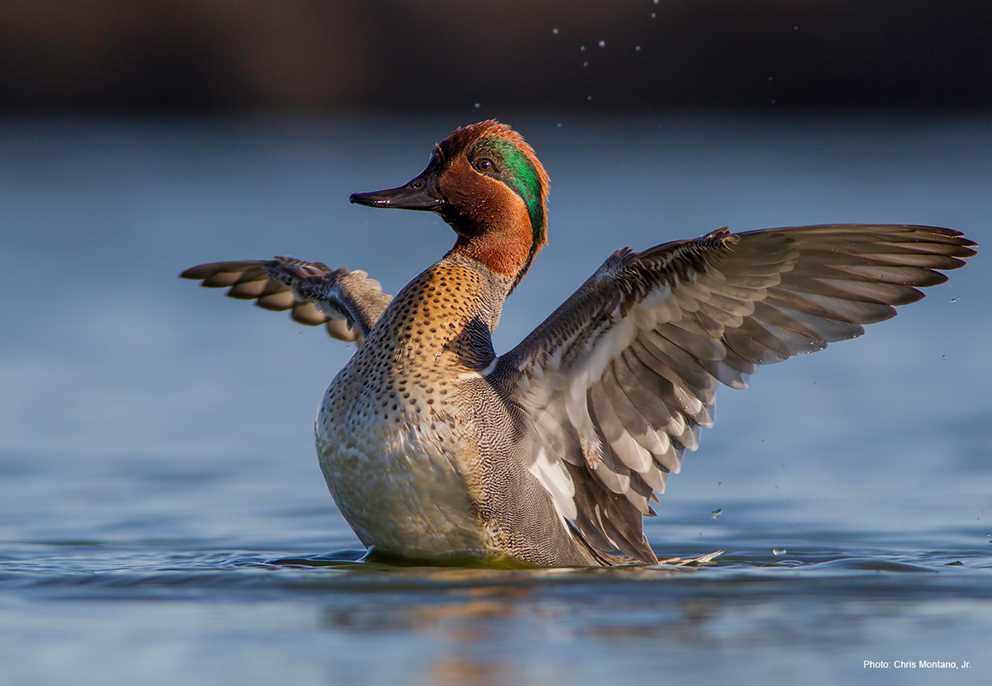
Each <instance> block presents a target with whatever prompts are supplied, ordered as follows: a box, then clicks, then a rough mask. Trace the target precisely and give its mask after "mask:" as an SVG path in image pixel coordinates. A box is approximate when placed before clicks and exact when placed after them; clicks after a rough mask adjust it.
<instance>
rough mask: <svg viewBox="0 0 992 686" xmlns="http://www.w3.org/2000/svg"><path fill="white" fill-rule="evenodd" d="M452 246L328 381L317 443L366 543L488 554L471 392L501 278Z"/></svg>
mask: <svg viewBox="0 0 992 686" xmlns="http://www.w3.org/2000/svg"><path fill="white" fill-rule="evenodd" d="M495 281H498V279H496V280H494V279H492V278H489V279H486V278H484V276H483V274H481V273H480V272H479V271H478V270H476V269H473V268H471V266H470V265H466V264H464V263H461V262H460V261H459V259H458V258H457V257H449V258H447V259H445V260H442V261H441V262H439V263H438V264H436V265H434V266H433V267H431V268H430V269H428V270H427V271H425V272H424V273H423V274H421V275H420V276H419V277H418V278H416V279H415V280H414V281H412V282H411V283H410V284H409V285H408V286H407V287H406V288H405V289H404V290H403V291H402V292H400V294H399V295H398V296H397V297H396V298H395V299H394V300H393V302H392V303H391V304H390V306H389V307H388V308H387V310H386V311H385V313H384V314H383V316H382V318H381V319H380V320H379V322H378V323H377V324H376V326H375V328H374V329H373V330H372V332H371V334H370V337H369V339H368V341H367V343H366V344H365V345H363V346H362V347H361V348H360V349H359V350H358V352H357V353H356V354H355V356H354V357H353V358H352V360H351V361H350V362H349V363H348V364H347V365H346V366H345V367H344V369H342V370H341V372H340V373H339V374H338V375H337V377H336V378H335V379H334V381H333V382H332V383H331V385H330V388H328V390H327V393H326V395H325V397H324V402H323V405H322V407H321V410H320V414H319V416H318V419H317V427H316V431H317V449H318V455H319V460H320V466H321V469H322V470H323V473H324V477H325V479H326V480H327V484H328V488H329V489H330V491H331V494H332V495H333V497H334V500H335V502H336V503H337V505H338V507H339V508H340V510H341V512H342V514H343V515H344V516H345V518H346V519H347V520H348V522H349V523H350V524H351V525H352V527H353V528H354V529H355V532H356V533H357V534H358V537H359V538H360V539H361V540H362V542H363V543H365V544H366V545H375V548H376V550H377V551H378V552H381V553H386V554H393V555H397V556H401V557H407V558H419V559H440V558H445V557H450V558H453V559H458V558H466V557H467V558H475V557H484V556H486V555H487V554H488V553H489V552H490V550H491V544H490V542H489V541H487V540H486V538H487V537H486V535H485V533H484V527H483V526H482V524H481V522H480V518H479V513H478V506H477V504H478V503H479V501H480V499H481V495H480V488H481V485H480V482H479V473H480V464H479V447H478V444H477V441H476V435H475V431H474V427H473V417H472V408H473V403H472V402H470V400H469V397H470V396H473V395H475V394H476V393H477V392H478V391H477V389H476V388H475V386H476V385H477V384H476V383H475V382H477V381H478V380H479V378H480V374H479V372H480V370H483V369H484V368H485V367H486V366H487V365H488V364H489V363H490V362H492V360H493V359H494V357H495V355H494V353H493V349H492V344H491V341H490V336H489V332H490V330H491V328H492V327H494V326H495V323H496V320H497V319H498V317H499V303H500V300H501V298H500V297H498V294H499V291H500V290H503V289H504V288H505V284H501V283H496V282H495Z"/></svg>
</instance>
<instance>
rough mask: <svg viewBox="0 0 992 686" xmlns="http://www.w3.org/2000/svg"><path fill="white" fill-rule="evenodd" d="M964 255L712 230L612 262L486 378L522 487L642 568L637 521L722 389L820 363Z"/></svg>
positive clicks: (602, 551) (860, 239)
mask: <svg viewBox="0 0 992 686" xmlns="http://www.w3.org/2000/svg"><path fill="white" fill-rule="evenodd" d="M973 245H975V244H974V243H973V242H972V241H970V240H968V239H967V238H964V237H963V236H962V235H961V234H960V233H959V232H957V231H953V230H950V229H941V228H932V227H926V226H902V225H899V226H896V225H891V226H888V225H881V226H875V225H825V226H808V227H798V228H785V229H769V230H764V231H754V232H747V233H740V234H736V233H732V232H731V231H729V230H728V229H725V228H724V229H719V230H716V231H713V232H712V233H709V234H707V235H706V236H703V237H702V238H698V239H696V240H689V241H677V242H673V243H666V244H664V245H659V246H657V247H654V248H650V249H648V250H645V251H644V252H641V253H634V252H631V251H629V250H622V251H620V252H617V253H615V254H613V255H612V256H611V257H610V258H609V259H608V260H607V261H606V262H605V263H604V264H603V266H602V267H600V269H599V270H598V271H597V272H596V273H595V274H594V275H593V276H592V277H591V278H590V279H589V280H588V281H587V282H586V283H585V284H584V285H583V286H582V287H581V288H579V290H578V291H576V292H575V294H573V295H572V296H571V297H570V298H569V299H568V300H567V301H566V302H565V303H564V304H563V305H562V306H561V307H560V308H558V310H557V311H556V312H554V314H552V315H551V316H550V317H549V318H548V319H547V320H546V321H545V322H544V323H543V324H541V325H540V326H539V327H538V328H537V329H536V330H535V331H534V332H533V333H532V334H530V335H529V336H528V337H527V338H526V339H524V340H523V341H522V342H521V343H520V344H519V345H518V346H517V347H516V348H514V349H513V350H512V351H510V352H509V353H507V354H506V355H504V356H502V357H501V358H500V359H499V360H498V363H497V366H496V368H495V369H494V370H493V372H492V376H491V377H490V378H491V379H492V381H493V383H495V384H497V385H498V386H499V387H500V388H501V389H502V391H503V393H504V394H505V395H506V396H507V397H509V398H510V399H512V401H513V402H515V403H517V404H518V405H519V406H521V407H522V408H523V410H525V414H526V415H527V417H528V418H529V419H530V420H531V422H532V426H531V428H530V431H531V432H532V433H531V435H532V437H533V439H534V440H535V441H536V444H537V446H538V448H537V451H536V457H535V458H534V459H535V464H534V466H532V467H531V472H532V473H534V474H535V475H536V476H537V477H538V478H539V479H540V480H541V482H542V483H543V484H544V485H545V488H546V489H547V490H548V491H549V493H550V494H551V495H552V498H553V499H554V500H555V503H556V506H557V508H558V511H559V512H560V513H562V516H563V517H565V518H566V519H568V520H569V521H570V522H571V527H572V529H573V530H575V531H577V532H578V533H579V535H581V536H582V538H583V539H584V540H585V541H586V542H587V543H588V544H589V545H590V546H591V547H592V548H593V549H594V550H595V551H597V553H598V554H599V555H601V556H602V557H603V558H604V559H605V560H606V561H610V560H618V559H629V558H634V559H639V560H643V561H653V560H655V556H654V553H653V551H652V550H651V547H650V545H649V544H648V542H647V540H646V538H645V536H644V532H643V522H642V515H651V514H654V512H653V511H652V510H651V508H650V506H649V501H650V500H653V499H656V496H655V492H664V490H665V480H666V478H667V475H668V474H670V473H678V471H679V469H680V467H681V463H682V453H683V451H684V450H686V449H688V450H695V449H696V448H697V446H698V429H699V427H701V426H703V427H708V426H711V425H712V423H713V406H714V396H715V394H716V389H717V386H718V385H719V383H723V384H726V385H728V386H731V387H733V388H745V387H746V385H747V379H748V376H749V375H750V374H751V373H752V372H754V370H755V368H756V366H757V365H760V364H769V363H774V362H781V361H783V360H785V359H786V358H788V357H791V356H792V355H795V354H797V353H807V352H814V351H817V350H822V349H823V348H825V347H826V345H827V343H830V342H832V341H837V340H842V339H847V338H854V337H856V336H860V335H861V334H862V333H864V330H863V329H862V327H861V325H862V324H868V323H872V322H877V321H881V320H883V319H888V318H889V317H892V316H893V315H895V313H896V311H895V309H894V307H893V306H894V305H904V304H906V303H911V302H914V301H916V300H919V299H920V298H922V297H923V294H922V293H921V292H920V291H918V290H917V289H916V288H915V286H933V285H936V284H939V283H942V282H943V281H946V280H947V277H946V276H944V275H943V274H941V273H939V272H937V271H934V270H937V269H956V268H958V267H960V266H962V265H963V264H964V262H963V260H962V259H961V258H966V257H970V256H972V255H974V254H975V251H974V250H972V249H971V247H969V246H973Z"/></svg>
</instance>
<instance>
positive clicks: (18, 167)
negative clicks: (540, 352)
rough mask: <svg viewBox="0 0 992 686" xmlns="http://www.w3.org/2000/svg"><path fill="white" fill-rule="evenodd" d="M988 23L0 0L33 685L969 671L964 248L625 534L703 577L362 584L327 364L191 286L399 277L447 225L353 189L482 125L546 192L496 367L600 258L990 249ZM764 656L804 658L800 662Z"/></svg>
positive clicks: (629, 2) (319, 336)
mask: <svg viewBox="0 0 992 686" xmlns="http://www.w3.org/2000/svg"><path fill="white" fill-rule="evenodd" d="M986 15H987V10H986V9H985V8H984V6H982V5H981V4H979V3H966V2H945V3H941V4H934V3H924V2H915V1H904V2H899V3H894V2H868V1H866V2H858V3H836V2H814V1H812V0H809V1H807V0H790V1H785V0H783V1H776V0H759V1H756V2H750V3H739V2H730V1H728V0H724V1H694V2H689V1H688V0H674V1H673V0H658V1H657V2H655V1H654V0H636V1H635V0H622V1H619V2H599V3H568V4H563V3H556V2H547V1H538V2H526V3H524V2H494V3H465V2H451V1H441V0H438V1H434V2H428V1H424V2H381V3H359V2H317V1H298V0H287V1H285V2H280V3H274V2H262V1H260V0H240V1H239V2H233V1H230V0H189V1H187V2H183V3H175V2H165V1H164V0H163V1H159V0H146V1H144V2H135V3H114V2H110V1H109V0H63V1H61V2H55V1H54V0H35V1H34V2H20V1H16V0H8V1H7V2H4V3H2V4H0V285H2V286H3V287H4V292H5V294H6V298H4V302H3V305H2V306H0V331H2V332H3V333H2V335H0V382H2V384H0V388H2V389H3V390H2V391H0V502H2V503H3V504H4V506H3V507H2V508H0V588H2V589H3V592H2V593H0V609H2V611H0V638H2V640H0V660H2V661H3V663H4V664H5V665H7V669H8V670H9V671H8V674H9V675H10V678H12V680H13V681H12V682H13V683H18V684H50V683H74V684H89V683H93V684H117V683H121V684H129V683H133V682H134V680H135V678H140V679H141V680H142V682H143V683H151V684H158V683H162V684H166V683H168V684H171V683H175V682H177V681H181V682H184V683H188V682H196V683H227V682H229V681H231V680H234V679H237V680H239V681H241V682H246V683H256V682H257V683H260V682H271V681H273V680H274V679H280V680H286V679H289V680H291V681H292V682H294V683H318V682H320V683H324V682H330V683H338V682H340V683H351V682H354V681H371V682H376V683H396V682H401V683H407V682H414V683H430V684H434V683H463V682H464V681H466V680H471V681H474V682H477V683H505V682H513V683H548V682H549V681H556V682H566V681H567V682H572V683H575V684H582V683H610V682H611V681H612V680H614V679H615V675H616V674H617V673H623V674H624V675H627V676H629V678H630V679H632V680H633V679H639V680H648V679H651V680H653V679H656V678H657V675H658V674H659V673H660V672H666V671H667V672H669V673H676V674H679V675H680V676H682V677H683V678H693V679H696V680H703V681H704V682H710V681H716V680H721V681H723V680H729V679H731V678H733V679H736V680H740V679H742V678H743V679H744V680H745V681H756V680H758V679H762V680H765V681H767V680H769V679H779V680H784V681H787V682H791V681H797V680H799V679H802V680H803V681H804V682H805V683H810V684H821V683H822V684H834V683H837V682H839V681H843V682H844V683H856V682H871V683H873V684H877V683H879V682H880V681H881V682H886V681H889V680H891V681H893V682H894V683H895V682H898V683H915V682H919V683H931V681H929V680H930V679H932V678H933V677H934V674H933V672H930V671H926V670H917V671H903V672H894V671H888V672H879V671H866V670H865V669H864V667H863V666H862V663H863V660H865V659H869V658H870V659H888V658H893V659H895V658H906V657H907V656H911V657H913V658H932V659H945V660H950V659H957V660H971V661H972V662H973V663H974V665H975V669H973V670H972V671H969V672H964V671H961V672H958V673H956V674H955V675H954V677H955V678H954V683H988V680H989V678H992V675H990V674H989V669H990V666H989V665H988V664H983V663H982V660H981V658H982V656H983V655H984V654H985V653H986V652H987V638H986V637H987V636H988V635H989V631H990V630H992V585H990V584H989V583H988V581H989V573H990V570H992V557H990V551H992V522H990V518H992V476H990V471H989V457H990V453H992V431H990V429H989V422H988V420H989V417H990V415H992V405H990V401H989V399H988V393H987V388H988V386H989V384H990V382H992V372H990V367H989V364H988V342H989V340H990V339H992V330H990V329H992V324H990V319H989V315H988V312H989V306H988V303H987V302H986V294H987V293H989V290H990V286H992V279H990V277H989V276H988V271H987V269H986V267H985V261H986V259H985V257H984V255H981V254H980V255H979V256H978V257H977V258H975V259H974V260H972V263H971V264H970V265H969V266H968V267H966V268H965V269H963V270H960V271H957V272H953V273H952V274H951V275H950V276H951V280H950V282H949V284H947V285H944V286H941V287H938V288H935V289H931V290H929V291H928V296H929V297H928V298H927V299H925V300H924V301H922V302H920V303H917V304H914V305H912V306H909V307H907V308H905V309H904V310H903V311H902V312H901V315H900V316H899V317H897V318H896V319H895V320H893V321H890V322H885V323H881V324H878V325H876V326H873V327H871V328H870V329H869V331H868V333H867V335H866V336H865V337H864V339H861V340H858V341H853V342H849V343H844V344H838V345H836V346H832V347H831V348H830V349H829V350H827V351H825V352H823V353H819V354H817V355H815V356H812V357H808V358H804V359H799V360H793V361H790V362H789V363H786V364H784V365H779V366H775V367H769V368H765V369H762V370H761V371H760V373H758V374H756V375H755V377H754V379H753V383H752V388H751V389H749V390H748V391H746V392H743V393H738V392H733V391H730V390H729V389H727V390H726V392H723V393H721V394H720V398H719V402H718V404H719V407H718V422H717V426H716V428H715V429H714V430H712V431H707V432H705V434H704V435H703V436H702V437H701V439H702V440H701V442H702V447H701V449H700V451H699V453H698V454H694V455H691V456H689V457H688V458H687V459H686V464H685V468H684V470H683V473H682V474H681V475H679V476H678V477H677V478H673V479H672V480H671V481H670V488H669V492H668V493H667V494H665V495H664V496H663V500H662V504H661V507H660V509H659V516H658V517H657V518H655V519H651V520H649V521H648V522H647V532H648V535H649V537H650V539H651V541H652V543H653V544H654V545H655V547H656V549H657V550H658V551H659V553H660V554H663V555H665V554H672V555H685V554H701V553H705V552H709V551H712V550H717V549H724V550H727V554H726V555H725V557H724V558H723V562H722V563H721V565H719V566H718V567H716V568H713V569H707V570H702V571H699V572H697V573H694V574H676V575H674V576H673V575H671V574H670V573H668V572H657V573H654V572H648V571H644V572H642V573H618V574H613V575H593V574H567V573H558V574H546V575H542V574H508V573H500V574H487V573H484V572H478V573H474V572H470V571H467V570H450V571H447V572H445V571H441V570H423V569H417V570H399V569H395V568H386V569H382V568H378V567H375V566H372V565H360V564H353V561H354V560H355V559H356V558H357V557H358V556H359V555H360V550H359V549H358V548H359V547H358V541H357V539H355V537H354V535H353V534H352V533H351V531H350V529H349V528H348V526H347V524H346V523H345V522H344V521H343V520H342V519H341V517H340V515H339V514H338V512H337V510H336V508H335V507H334V505H333V503H332V501H331V499H330V498H329V496H328V494H327V492H326V488H325V485H324V483H323V478H322V477H321V475H320V472H319V469H318V467H317V465H316V459H315V456H314V450H313V439H312V423H313V417H314V415H315V412H316V409H317V406H318V404H319V402H320V398H321V396H322V393H323V391H324V389H325V388H326V386H327V384H328V383H329V381H330V379H331V378H332V377H333V375H334V374H335V373H336V372H337V370H338V369H340V368H341V366H342V365H343V364H344V363H345V361H346V360H347V359H348V357H349V356H350V354H351V349H350V348H348V347H347V346H345V345H343V344H341V343H337V342H334V341H330V340H328V339H327V338H326V337H325V336H324V334H323V333H322V331H321V330H320V329H308V328H305V327H301V326H299V325H297V324H293V323H291V322H290V321H289V320H288V318H287V317H286V316H284V315H283V314H275V313H270V312H263V311H260V310H257V309H255V308H253V307H250V306H249V305H248V304H246V303H244V302H236V301H231V300H228V299H225V298H223V297H222V293H221V292H220V291H208V290H204V289H198V288H196V287H195V284H193V283H191V282H181V281H179V280H178V279H177V278H176V275H177V274H178V273H179V272H180V271H181V270H182V269H184V268H185V267H188V266H190V265H192V264H196V263H200V262H204V261H212V260H221V259H245V258H261V257H268V256H270V255H274V254H289V255H296V256H299V257H304V258H308V259H317V260H322V261H325V262H327V263H329V264H331V265H344V266H348V267H351V268H363V269H366V270H368V271H369V272H370V274H372V276H374V277H376V278H378V279H379V280H380V281H382V283H383V285H384V287H385V288H386V289H387V290H389V291H392V292H395V291H396V290H398V289H399V288H401V287H402V286H403V285H404V284H405V283H406V282H407V281H409V279H410V278H411V277H413V276H414V275H415V274H416V273H418V272H419V271H420V270H422V269H423V268H424V267H425V266H426V265H428V264H430V263H431V262H433V261H434V260H436V259H437V258H438V257H439V256H440V255H442V254H443V253H444V251H446V250H447V249H448V247H450V245H451V243H452V240H453V237H452V234H451V232H450V230H449V229H448V228H447V227H445V226H444V225H443V224H442V223H441V222H440V221H439V220H438V219H437V218H436V217H434V216H428V215H426V214H423V213H399V212H396V213H391V212H377V211H374V210H370V209H368V208H362V207H357V206H351V205H349V204H348V203H347V196H348V194H349V193H351V192H354V191H360V190H370V189H374V188H382V187H385V186H392V185H395V184H397V183H400V182H403V181H406V180H407V179H409V178H410V177H411V176H413V175H414V174H416V173H418V172H419V171H420V170H421V169H422V167H423V164H424V161H425V160H426V159H427V157H428V154H429V152H430V150H431V146H432V144H433V143H434V142H435V141H437V140H440V139H441V138H443V137H444V136H445V135H446V134H447V132H448V131H450V130H451V129H453V128H454V127H456V126H458V125H460V124H464V123H467V122H469V121H474V120H477V119H482V118H486V117H497V118H500V119H502V120H505V121H507V122H509V123H511V124H512V125H514V126H515V127H516V128H517V129H519V130H520V131H521V132H522V133H523V134H524V135H525V136H526V137H527V139H528V140H529V141H530V142H531V143H532V144H533V145H534V147H535V148H536V149H537V151H538V154H539V155H540V157H541V159H542V160H543V162H544V164H545V166H546V167H547V168H548V170H549V172H550V174H551V177H552V195H551V213H550V219H551V228H550V238H551V242H550V245H549V247H548V248H547V249H546V250H545V251H544V252H543V253H542V255H541V257H540V258H539V260H538V261H537V263H536V265H535V268H534V269H533V270H532V271H531V273H530V274H529V275H528V278H527V279H525V280H524V282H523V284H522V285H521V287H520V288H519V289H518V290H517V291H515V292H514V294H513V296H512V298H511V300H510V301H509V303H508V305H507V308H506V310H505V314H504V317H503V322H502V326H501V328H500V330H499V331H498V332H497V335H496V349H497V351H505V350H507V349H509V348H510V347H511V346H513V345H514V344H515V343H516V342H517V341H519V340H520V339H521V338H522V337H523V336H524V335H526V334H527V333H528V332H529V331H530V330H531V329H532V328H533V327H534V326H535V325H536V324H537V323H538V322H539V321H540V320H542V319H543V318H544V317H545V316H546V315H547V314H548V313H549V312H551V311H552V310H553V309H554V308H555V307H556V306H557V305H558V304H559V303H560V302H561V301H562V300H563V299H564V298H566V297H567V296H568V295H569V294H570V293H571V292H572V290H573V289H574V288H575V287H577V286H578V285H579V284H580V283H581V282H582V281H583V280H584V279H585V278H586V277H587V276H588V275H589V274H590V273H591V272H592V271H593V270H594V269H595V268H596V267H597V266H598V265H599V264H600V263H601V262H602V260H603V259H604V258H605V257H606V256H607V255H608V254H609V253H610V252H612V251H613V250H615V249H616V248H618V247H620V246H623V245H630V246H632V247H634V248H643V247H647V246H649V245H652V244H656V243H660V242H663V241H667V240H672V239H675V238H682V237H688V236H693V235H699V234H701V233H703V232H706V231H708V230H711V229H713V228H715V227H718V226H722V225H730V226H731V227H733V228H736V229H752V228H760V227H767V226H783V225H795V224H812V223H823V222H892V223H898V222H906V223H922V224H933V225H940V226H950V227H956V228H959V229H961V230H963V231H965V232H966V233H967V234H968V235H969V236H970V237H972V238H974V239H976V240H977V241H979V243H981V244H983V245H985V244H988V242H989V238H990V237H992V230H990V229H989V223H988V222H989V220H988V218H989V217H990V216H992V195H990V193H989V181H990V179H992V118H990V115H992V110H990V107H992V89H989V87H988V85H989V83H992V45H990V43H989V41H988V30H987V29H988V25H989V24H988V17H987V16H986ZM783 646H788V649H787V650H786V649H785V648H784V647H783Z"/></svg>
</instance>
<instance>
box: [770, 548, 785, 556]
mask: <svg viewBox="0 0 992 686" xmlns="http://www.w3.org/2000/svg"><path fill="white" fill-rule="evenodd" d="M787 552H789V551H788V550H786V549H785V548H772V555H774V556H775V557H782V556H783V555H785V554H786V553H787Z"/></svg>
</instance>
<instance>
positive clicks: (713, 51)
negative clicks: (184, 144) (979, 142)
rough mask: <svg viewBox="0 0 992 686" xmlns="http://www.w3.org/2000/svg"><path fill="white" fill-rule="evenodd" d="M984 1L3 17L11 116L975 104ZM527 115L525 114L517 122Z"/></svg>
mask: <svg viewBox="0 0 992 686" xmlns="http://www.w3.org/2000/svg"><path fill="white" fill-rule="evenodd" d="M987 15H988V10H987V7H986V6H985V5H984V4H983V3H978V2H947V3H941V4H940V5H939V6H935V5H934V4H933V3H932V2H923V1H922V0H920V1H917V0H905V1H904V2H898V3H893V2H879V1H877V0H867V1H865V2H858V3H838V2H817V1H815V0H798V1H795V0H782V1H775V0H763V1H760V2H751V3H737V2H727V1H726V0H701V1H697V2H689V1H688V0H676V1H674V2H672V1H669V2H660V1H659V2H653V0H636V1H633V0H623V1H621V2H597V3H581V4H576V3H567V4H566V3H560V2H554V1H551V0H537V1H535V2H477V3H466V2H456V1H455V0H425V1H423V2H410V1H407V2H403V1H396V0H393V1H386V2H375V3H368V2H321V1H319V0H290V1H288V2H283V3H278V4H276V3H272V2H266V1H265V0H241V1H239V2H233V1H231V0H189V1H187V2H183V3H175V2H169V1H167V0H145V1H143V2H137V3H128V4H126V5H123V6H122V5H121V3H118V2H113V1H112V0H74V1H72V0H70V1H68V2H67V1H64V0H63V1H58V0H37V1H35V2H16V1H11V2H6V3H4V5H3V7H2V8H0V65H2V66H0V103H2V105H3V106H4V108H5V109H8V110H9V111H11V112H37V111H39V110H40V111H46V110H47V111H63V112H65V111H68V112H79V111H86V112H104V113H127V114H133V113H135V112H143V113H149V114H161V113H164V112H170V113H177V112H181V113H189V114H200V113H204V112H211V113H243V112H258V111H276V112H300V111H303V112H321V113H340V112H342V111H345V112H364V111H368V110H369V109H381V110H385V111H387V112H394V111H395V110H396V109H397V108H398V109H401V110H402V111H404V112H407V113H408V112H409V111H410V110H426V111H436V110H438V109H446V108H455V109H458V108H463V107H465V106H466V104H469V105H471V104H472V103H474V102H480V103H483V104H484V105H485V107H486V108H489V109H490V110H491V109H492V108H496V107H507V108H526V109H532V108H540V109H544V110H548V111H554V112H561V113H571V114H574V112H573V111H572V110H573V108H579V107H584V108H586V109H588V107H587V106H586V105H585V102H586V98H587V97H588V96H589V95H592V96H593V99H594V100H593V101H594V102H596V103H597V105H596V106H597V107H605V108H613V109H623V110H629V109H631V108H633V109H636V110H641V111H645V110H646V111H649V112H650V111H658V109H659V108H666V109H667V108H685V107H741V106H749V107H764V106H767V105H769V104H775V105H779V106H780V107H797V106H801V107H817V108H822V107H837V106H848V107H851V106H854V107H864V106H887V107H931V108H948V107H955V108H959V107H980V106H985V105H988V104H989V102H990V98H992V92H990V89H989V88H988V80H987V76H988V69H989V60H990V54H989V48H988V40H987V38H988V36H987V27H988V23H987V20H988V16H987ZM514 111H519V110H514Z"/></svg>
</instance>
